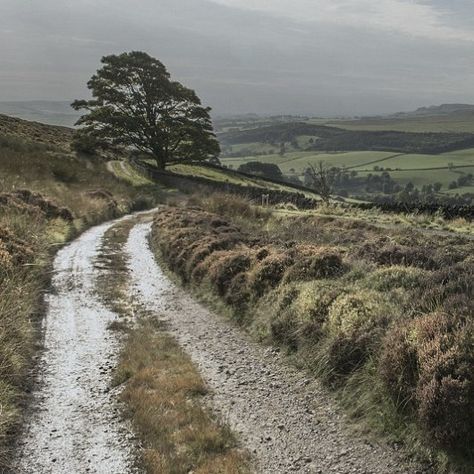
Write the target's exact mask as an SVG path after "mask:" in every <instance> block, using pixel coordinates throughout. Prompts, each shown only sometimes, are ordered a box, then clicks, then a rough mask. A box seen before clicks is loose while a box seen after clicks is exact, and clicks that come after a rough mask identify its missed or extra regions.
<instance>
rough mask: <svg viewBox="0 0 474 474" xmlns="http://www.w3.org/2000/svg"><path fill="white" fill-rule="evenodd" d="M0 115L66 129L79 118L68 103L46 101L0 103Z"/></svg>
mask: <svg viewBox="0 0 474 474" xmlns="http://www.w3.org/2000/svg"><path fill="white" fill-rule="evenodd" d="M0 114H4V115H9V116H11V117H18V118H21V119H24V120H34V121H36V122H42V123H45V124H49V125H63V126H66V127H72V126H74V124H75V122H76V121H77V119H78V118H79V116H80V114H79V113H77V112H76V111H75V110H73V109H72V108H71V105H70V101H46V100H33V101H7V102H0Z"/></svg>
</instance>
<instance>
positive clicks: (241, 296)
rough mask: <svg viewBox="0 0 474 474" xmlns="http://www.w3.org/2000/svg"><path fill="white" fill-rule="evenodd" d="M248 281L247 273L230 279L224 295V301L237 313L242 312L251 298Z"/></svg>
mask: <svg viewBox="0 0 474 474" xmlns="http://www.w3.org/2000/svg"><path fill="white" fill-rule="evenodd" d="M249 279H250V278H249V274H248V272H242V273H238V274H237V275H236V276H235V277H234V278H232V280H231V282H230V285H229V289H228V290H227V293H226V294H225V295H224V301H225V302H226V303H227V304H229V305H230V306H232V307H234V308H235V309H236V310H237V311H241V312H243V311H244V310H245V308H246V306H247V304H248V303H249V301H250V298H251V296H252V292H251V290H250V285H249Z"/></svg>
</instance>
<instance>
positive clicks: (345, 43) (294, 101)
mask: <svg viewBox="0 0 474 474" xmlns="http://www.w3.org/2000/svg"><path fill="white" fill-rule="evenodd" d="M131 4H132V2H130V1H126V0H74V1H73V0H42V1H41V2H37V1H34V0H22V1H18V0H2V1H1V3H0V43H1V44H2V47H1V48H0V64H1V69H0V100H1V101H14V100H70V99H73V98H80V97H85V96H87V90H86V87H85V84H86V82H87V80H88V79H89V78H90V76H91V75H92V74H93V72H94V71H95V70H96V69H97V68H98V66H99V60H100V57H102V56H103V55H106V54H112V53H120V52H123V51H131V50H143V51H146V52H148V53H149V54H151V55H153V56H155V57H157V58H158V59H160V60H161V61H162V62H163V63H164V64H165V65H166V66H167V67H168V69H169V70H170V72H171V73H172V75H173V78H175V79H177V80H179V81H181V82H183V83H184V84H185V85H187V86H189V87H191V88H193V89H195V90H196V91H197V92H198V94H199V95H200V96H201V98H202V99H203V102H204V103H205V104H206V105H209V106H211V107H212V108H213V109H214V113H215V114H237V113H247V112H254V113H260V114H287V113H288V114H308V115H320V116H330V115H369V114H379V113H389V112H397V111H401V110H411V109H414V108H417V107H419V106H425V105H431V104H440V103H446V102H464V103H474V61H473V51H474V3H473V2H472V0H451V1H447V0H446V1H445V0H418V1H417V0H378V1H377V2H374V1H373V0H136V1H135V2H133V6H132V5H131Z"/></svg>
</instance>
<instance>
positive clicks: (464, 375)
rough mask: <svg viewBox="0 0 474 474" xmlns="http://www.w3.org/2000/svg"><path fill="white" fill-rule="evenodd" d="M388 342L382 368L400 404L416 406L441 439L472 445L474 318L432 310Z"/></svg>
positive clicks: (422, 420) (428, 427)
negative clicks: (468, 318) (469, 318)
mask: <svg viewBox="0 0 474 474" xmlns="http://www.w3.org/2000/svg"><path fill="white" fill-rule="evenodd" d="M466 316H468V315H466ZM383 347H384V348H383V352H382V356H381V359H380V374H381V377H382V380H383V381H384V383H385V386H386V389H387V391H388V393H389V394H390V395H391V396H392V398H393V399H394V401H395V402H396V403H397V405H398V406H400V407H401V408H404V407H405V408H406V407H408V408H410V409H411V410H413V411H414V412H415V413H416V416H417V418H418V420H419V422H420V425H421V426H422V427H423V428H424V430H425V431H426V433H427V434H428V435H429V436H430V437H431V438H432V439H433V440H434V441H436V442H437V443H438V444H440V445H442V446H445V447H450V448H456V447H458V448H459V447H460V446H469V444H470V443H472V442H473V441H474V437H473V434H474V379H473V372H472V368H473V367H474V325H473V322H472V320H466V319H465V318H464V317H460V316H454V315H450V314H447V313H432V314H428V315H425V316H422V317H420V318H417V319H415V320H413V321H411V322H410V323H409V324H408V325H406V324H405V325H399V326H397V327H396V328H394V329H393V330H392V331H390V332H389V333H388V334H387V337H386V339H385V341H384V345H383Z"/></svg>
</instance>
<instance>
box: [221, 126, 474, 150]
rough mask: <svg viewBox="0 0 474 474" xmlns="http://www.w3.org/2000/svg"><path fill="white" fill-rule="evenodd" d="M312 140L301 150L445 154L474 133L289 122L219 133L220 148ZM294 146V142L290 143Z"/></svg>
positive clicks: (473, 141)
mask: <svg viewBox="0 0 474 474" xmlns="http://www.w3.org/2000/svg"><path fill="white" fill-rule="evenodd" d="M303 137H311V141H308V143H307V144H306V145H305V146H304V148H302V147H301V146H298V148H299V149H300V150H302V151H303V150H304V151H323V152H336V151H359V150H361V151H369V150H371V151H393V152H400V153H428V154H437V153H446V152H449V151H453V150H462V149H465V148H472V147H474V134H470V133H413V132H411V133H409V132H398V131H365V130H345V129H343V128H337V127H328V126H323V125H314V124H310V123H304V122H292V123H282V124H276V125H271V126H267V127H261V128H254V129H248V130H237V131H229V132H225V133H219V134H218V138H219V141H220V143H221V144H222V145H223V147H234V146H236V145H242V144H244V145H248V144H258V143H259V144H267V146H272V147H274V148H275V147H276V146H278V145H279V144H285V147H286V146H287V145H286V144H287V143H288V142H291V143H295V142H298V141H301V138H303ZM292 146H294V145H292Z"/></svg>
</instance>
